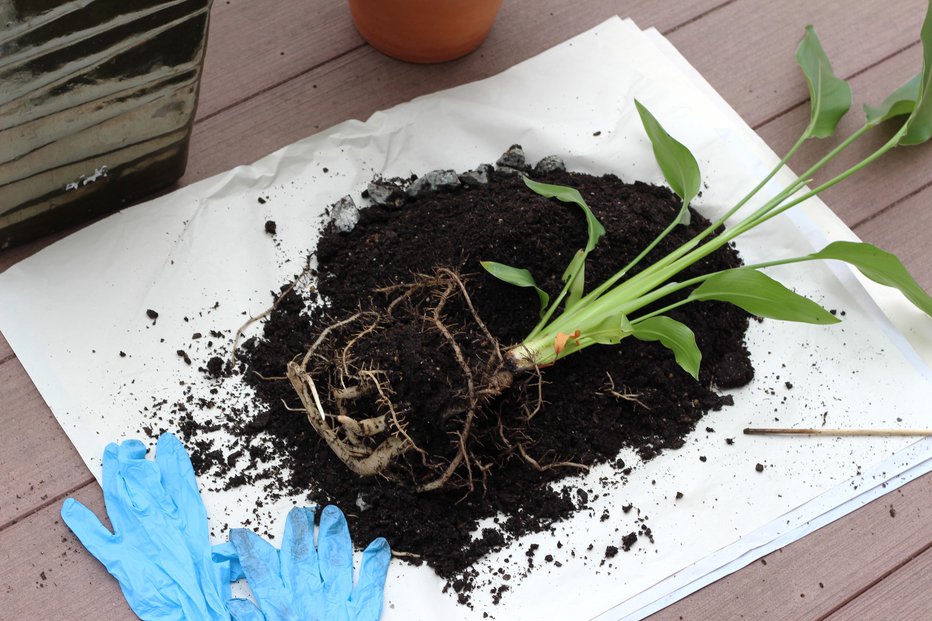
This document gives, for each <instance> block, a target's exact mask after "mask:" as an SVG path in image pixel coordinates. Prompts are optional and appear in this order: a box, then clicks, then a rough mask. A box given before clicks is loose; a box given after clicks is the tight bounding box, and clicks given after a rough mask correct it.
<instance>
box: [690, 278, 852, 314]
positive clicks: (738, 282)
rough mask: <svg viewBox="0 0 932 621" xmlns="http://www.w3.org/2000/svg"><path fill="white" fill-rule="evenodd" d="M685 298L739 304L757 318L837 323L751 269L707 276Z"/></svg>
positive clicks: (802, 299)
mask: <svg viewBox="0 0 932 621" xmlns="http://www.w3.org/2000/svg"><path fill="white" fill-rule="evenodd" d="M687 299H689V300H696V301H705V300H718V301H720V302H729V303H731V304H734V305H735V306H739V307H741V308H743V309H744V310H746V311H747V312H749V313H751V314H752V315H757V316H759V317H769V318H770V319H780V320H782V321H802V322H805V323H818V324H830V323H838V321H839V320H838V318H837V317H835V316H834V315H832V314H831V313H830V312H828V311H827V310H825V309H824V308H822V307H821V306H819V305H818V304H816V303H815V302H813V301H812V300H810V299H808V298H804V297H803V296H801V295H799V294H798V293H794V292H792V291H790V290H789V289H787V288H786V287H784V286H783V285H781V284H780V283H778V282H777V281H776V280H774V279H773V278H770V277H769V276H767V275H765V274H763V273H762V272H759V271H757V270H752V269H741V268H739V269H733V270H728V271H725V272H719V273H718V274H714V275H712V276H710V277H709V278H707V279H706V280H705V281H704V282H703V283H702V284H701V285H699V286H698V287H696V288H695V289H693V291H692V293H690V294H689V297H688V298H687Z"/></svg>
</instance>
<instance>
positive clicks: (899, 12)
mask: <svg viewBox="0 0 932 621" xmlns="http://www.w3.org/2000/svg"><path fill="white" fill-rule="evenodd" d="M880 4H882V9H881V10H879V11H878V10H877V7H878V3H877V2H876V0H856V1H855V0H820V1H819V2H812V1H811V0H781V1H780V2H764V1H762V0H694V1H692V2H656V1H654V0H625V1H622V0H577V1H575V2H563V1H560V0H505V6H504V8H503V11H502V14H501V15H500V18H499V20H498V22H497V24H496V26H495V29H494V31H493V33H492V35H491V37H490V39H489V40H488V41H487V42H486V44H485V45H484V46H483V47H482V48H481V49H480V50H479V51H478V52H476V53H474V54H473V55H471V56H469V57H467V58H465V59H462V60H460V61H456V62H453V63H449V64H445V65H442V66H415V65H408V64H403V63H399V62H395V61H392V60H389V59H387V58H385V57H383V56H381V55H380V54H378V53H377V52H375V51H374V50H372V49H371V48H369V47H368V46H367V45H365V43H364V42H363V41H362V40H361V39H360V37H359V36H358V34H357V33H356V31H355V30H354V28H353V26H352V23H351V21H350V17H349V13H348V9H347V7H346V4H345V2H343V1H342V0H302V1H301V2H296V1H294V0H250V1H248V2H247V1H246V0H215V3H214V6H213V10H212V16H211V19H212V23H211V30H210V41H209V46H208V55H207V61H206V68H205V73H204V81H203V85H202V90H201V102H200V108H199V112H198V118H197V123H196V125H195V129H194V135H193V140H192V144H191V153H190V159H189V164H188V172H187V174H186V175H185V177H184V178H183V179H182V181H181V184H182V185H184V184H188V183H191V182H193V181H195V180H198V179H202V178H204V177H206V176H209V175H212V174H214V173H218V172H221V171H223V170H226V169H228V168H230V167H232V166H235V165H237V164H244V163H249V162H251V161H253V160H256V159H258V158H259V157H261V156H263V155H265V154H267V153H268V152H270V151H272V150H274V149H277V148H279V147H281V146H284V145H286V144H288V143H290V142H293V141H295V140H297V139H299V138H302V137H304V136H306V135H309V134H312V133H314V132H316V131H318V130H320V129H323V128H326V127H328V126H330V125H332V124H334V123H337V122H340V121H343V120H346V119H348V118H366V117H367V116H368V115H370V114H371V113H372V112H375V111H376V110H379V109H382V108H385V107H388V106H391V105H393V104H396V103H399V102H402V101H405V100H408V99H411V98H413V97H415V96H417V95H421V94H425V93H428V92H432V91H435V90H438V89H441V88H445V87H449V86H453V85H456V84H460V83H464V82H468V81H472V80H475V79H479V78H483V77H486V76H489V75H492V74H494V73H497V72H499V71H501V70H503V69H505V68H507V67H509V66H511V65H512V64H514V63H516V62H518V61H521V60H524V59H526V58H528V57H530V56H533V55H535V54H537V53H539V52H541V51H543V50H545V49H547V48H549V47H551V46H552V45H555V44H556V43H559V42H561V41H563V40H565V39H566V38H568V37H570V36H572V35H575V34H577V33H579V32H582V31H583V30H586V29H588V28H589V27H591V26H594V25H595V24H597V23H599V22H601V21H603V20H604V19H606V18H607V17H609V16H611V15H614V14H620V15H622V16H630V17H632V18H634V19H635V21H636V22H637V23H638V24H639V25H640V26H641V27H649V26H655V27H657V28H658V29H659V30H660V31H661V32H663V33H664V34H666V35H667V36H668V38H669V39H670V40H671V41H672V42H673V43H674V44H675V45H676V46H677V48H679V50H680V51H681V52H682V53H683V54H684V55H685V56H686V58H687V59H688V60H689V61H690V62H691V63H692V64H693V65H694V66H695V67H696V68H697V69H698V70H699V71H700V72H701V73H702V74H703V75H704V76H706V78H707V79H708V80H709V81H710V82H711V83H712V85H713V86H714V87H715V88H716V89H717V90H718V91H719V92H720V93H721V94H722V95H723V96H724V97H725V99H726V100H727V101H728V102H729V103H730V104H731V105H732V106H733V107H734V108H736V109H737V111H738V112H739V113H740V114H741V116H742V117H743V118H744V119H745V120H746V121H747V122H748V123H749V124H750V125H751V126H753V127H754V128H755V129H756V130H757V131H758V132H759V133H760V134H761V136H763V138H764V139H765V140H766V141H767V142H768V143H769V144H770V145H771V146H772V147H773V148H774V149H775V150H776V151H777V152H784V151H785V150H786V148H787V147H789V146H790V144H791V143H792V141H793V140H794V139H795V137H796V136H797V135H798V132H799V131H800V129H801V128H802V127H803V126H804V125H805V123H806V121H807V120H808V111H807V108H806V106H805V105H804V100H805V98H806V89H805V86H804V85H803V83H802V81H801V79H800V78H799V77H798V76H797V69H796V66H795V63H794V60H793V53H794V50H795V45H796V42H797V40H798V39H799V37H800V36H801V34H802V30H803V26H804V25H805V24H806V23H810V22H811V23H814V24H816V25H817V27H818V30H819V34H820V37H821V39H822V41H823V44H824V46H825V48H826V50H827V51H828V52H829V54H830V56H831V57H832V58H833V60H834V62H835V68H836V71H837V73H838V74H839V75H841V76H843V77H845V78H848V79H850V80H851V82H852V84H853V86H854V89H855V97H856V105H858V106H859V105H860V104H861V103H864V102H865V101H876V100H878V99H879V98H880V97H882V96H883V95H885V94H886V93H887V92H889V91H890V90H891V89H892V88H893V87H895V86H897V85H898V84H899V83H901V82H903V81H904V80H905V79H906V78H908V77H910V75H911V74H912V72H914V71H915V68H916V67H918V66H919V63H920V62H921V61H920V57H921V48H920V46H919V41H918V29H919V24H920V22H921V19H922V16H923V13H924V9H925V2H924V0H892V1H889V2H884V3H880ZM606 79H611V76H606ZM852 124H853V122H852ZM862 151H866V147H865V149H863V150H862ZM812 157H813V153H812V152H807V153H804V154H803V159H804V160H805V159H811V158H812ZM853 157H854V156H853V155H852V156H851V159H853ZM798 167H801V166H798ZM930 185H932V148H930V147H928V146H927V147H925V148H921V149H912V150H910V151H909V152H906V151H905V150H904V151H903V152H901V153H895V154H894V155H893V156H892V157H890V158H888V159H886V160H884V161H882V162H881V163H879V164H877V165H875V166H874V167H873V168H871V169H868V170H867V171H865V172H864V174H863V175H861V176H860V177H859V178H858V179H856V180H853V181H852V182H851V183H849V184H847V185H843V186H841V187H838V188H835V189H832V190H831V191H829V192H828V193H827V194H826V196H825V200H826V202H827V203H828V204H829V205H830V206H831V207H832V208H833V209H834V210H835V211H836V212H837V213H839V214H840V215H841V217H842V218H843V219H844V220H845V222H846V223H847V224H848V225H849V226H850V227H852V228H853V229H854V231H855V232H856V233H857V234H859V235H860V236H861V237H862V238H864V239H865V240H867V241H871V242H873V243H876V244H878V245H881V246H884V247H886V248H888V249H890V250H892V251H894V252H896V253H898V254H899V255H900V256H901V257H902V258H903V259H904V261H905V262H906V263H907V265H908V266H909V267H910V269H911V270H912V271H913V273H914V274H916V275H917V277H918V279H919V281H920V283H921V284H922V285H923V286H924V287H925V288H926V289H927V290H932V261H930V260H929V257H930V253H929V245H930V242H932V234H930V232H929V231H930V230H932V205H930V203H932V187H930ZM51 241H53V240H52V239H45V240H40V241H38V242H36V243H33V244H30V245H27V246H25V247H20V248H14V249H12V250H8V251H5V252H3V253H0V270H3V269H5V268H6V267H8V266H10V265H12V264H13V263H15V262H16V261H18V260H20V259H22V258H24V257H26V256H28V255H29V254H31V253H33V252H35V251H36V250H38V249H39V248H41V247H43V246H45V245H47V244H48V243H50V242H51ZM922 407H928V406H927V405H924V406H922ZM0 482H2V484H0V619H3V620H5V619H10V620H14V619H15V620H17V621H22V620H46V619H69V620H73V619H111V620H116V619H132V618H135V617H134V616H133V615H132V613H131V612H130V611H129V609H128V608H127V606H126V604H125V603H124V602H123V599H122V596H121V594H120V592H119V589H118V587H117V585H116V582H115V581H113V580H112V579H111V578H110V577H109V576H108V575H107V574H106V572H105V571H104V570H103V568H102V567H101V566H100V565H99V564H98V563H97V562H96V561H95V560H94V559H92V558H91V557H90V556H89V555H88V554H87V553H86V552H84V550H83V549H82V548H81V547H80V545H79V544H78V543H77V541H76V540H75V539H74V538H73V537H72V535H71V534H70V532H68V530H67V529H66V528H65V527H64V526H63V525H62V524H61V523H60V521H59V517H58V511H59V507H60V506H61V502H62V499H63V498H64V497H66V496H75V497H77V498H78V499H80V500H82V501H83V502H85V503H86V504H87V505H88V506H90V507H91V508H92V509H94V510H96V511H98V512H102V509H103V501H102V496H101V492H100V488H99V487H98V485H97V484H96V483H95V482H94V480H93V477H92V476H91V474H90V472H89V471H88V470H87V468H85V466H84V464H83V463H82V462H81V460H80V458H79V457H78V454H77V453H76V452H75V450H74V448H73V447H72V445H71V443H70V442H69V441H68V439H67V437H66V436H65V434H64V433H63V432H62V430H61V429H60V427H59V425H58V423H57V422H56V421H55V419H54V418H53V416H52V414H51V412H50V411H49V409H48V407H47V406H46V405H45V403H44V402H43V401H42V399H41V397H40V396H39V394H38V393H37V391H36V389H35V388H34V386H33V384H32V382H31V381H30V379H29V377H28V376H27V375H26V373H25V371H24V369H23V367H22V366H21V364H20V362H19V360H17V358H16V356H15V354H14V353H13V352H12V351H11V349H10V347H9V345H8V344H7V342H6V341H5V340H4V339H3V338H2V336H0ZM930 548H932V476H925V477H923V478H921V479H918V480H916V481H914V482H912V483H910V484H908V485H906V486H905V487H903V488H901V489H899V490H897V491H895V492H893V493H891V494H888V495H887V496H884V497H883V498H881V499H879V500H877V501H875V502H874V503H872V504H870V505H868V506H866V507H864V508H862V509H860V510H858V511H857V512H855V513H853V514H851V515H850V516H848V517H846V518H844V519H841V520H839V521H837V522H835V523H833V524H831V525H829V526H827V527H825V528H823V529H821V530H819V531H817V532H816V533H814V534H812V535H810V536H808V537H806V538H804V539H802V540H800V541H798V542H797V543H794V544H792V545H790V546H787V547H786V548H784V549H782V550H779V551H777V552H774V553H772V554H770V555H769V556H767V557H766V558H764V559H762V560H760V561H758V562H755V563H753V564H752V565H751V566H749V567H747V568H745V569H743V570H741V571H739V572H737V573H736V574H733V575H731V576H729V577H727V578H725V579H723V580H720V581H719V582H717V583H715V584H713V585H711V586H709V587H707V588H705V589H703V590H702V591H699V592H698V593H696V594H694V595H692V596H691V597H689V598H686V599H685V600H682V601H681V602H679V603H677V604H674V605H673V606H671V607H670V608H668V609H666V610H664V611H662V612H660V613H658V614H657V615H655V616H654V617H652V619H655V620H658V621H659V620H663V621H666V620H678V619H686V620H702V619H719V620H722V619H754V620H776V619H788V620H801V619H802V620H808V619H813V620H814V619H831V620H832V621H840V620H842V619H916V620H927V619H932V596H930V595H929V593H932V571H930V569H932V549H930Z"/></svg>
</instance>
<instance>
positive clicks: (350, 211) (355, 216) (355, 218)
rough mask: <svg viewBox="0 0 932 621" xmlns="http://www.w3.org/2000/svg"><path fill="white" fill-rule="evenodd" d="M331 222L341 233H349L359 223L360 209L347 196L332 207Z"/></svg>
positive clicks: (350, 197)
mask: <svg viewBox="0 0 932 621" xmlns="http://www.w3.org/2000/svg"><path fill="white" fill-rule="evenodd" d="M330 221H331V222H333V226H334V227H335V228H336V230H337V231H339V232H340V233H349V232H350V231H352V230H353V227H355V226H356V223H357V222H359V207H357V206H356V203H355V202H354V201H353V197H352V196H350V195H349V194H347V195H346V196H344V197H343V198H341V199H340V200H338V201H337V202H336V203H334V204H333V205H332V206H331V209H330Z"/></svg>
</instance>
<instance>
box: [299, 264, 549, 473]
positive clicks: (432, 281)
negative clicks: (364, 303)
mask: <svg viewBox="0 0 932 621" xmlns="http://www.w3.org/2000/svg"><path fill="white" fill-rule="evenodd" d="M377 293H378V294H379V295H380V296H382V297H383V298H384V300H385V304H383V305H382V306H380V307H379V308H375V307H372V308H367V309H364V310H360V311H359V312H357V313H355V314H354V315H352V316H350V317H346V318H344V319H341V320H339V321H335V322H333V323H331V324H330V325H328V326H326V327H324V328H323V329H322V330H320V332H319V333H318V334H317V336H316V339H315V340H314V341H313V343H312V344H311V346H310V347H309V348H308V350H307V352H306V353H304V355H303V356H302V357H300V358H296V359H295V360H292V361H291V362H290V363H289V364H288V372H287V375H288V379H289V380H290V381H291V384H292V385H293V386H294V389H295V390H296V391H297V394H298V396H299V397H300V399H301V403H302V406H303V408H304V409H305V410H306V411H307V417H308V421H309V422H310V424H311V426H312V427H313V428H314V430H315V431H316V432H317V433H318V434H319V435H320V437H321V438H322V439H323V440H324V441H325V442H326V443H327V445H328V446H329V447H330V448H331V449H332V450H333V452H334V453H335V454H336V456H337V457H339V458H340V460H342V461H343V463H344V464H346V466H347V467H348V468H349V469H350V470H352V471H353V472H355V473H357V474H359V475H363V476H373V475H379V476H384V477H387V478H390V479H393V480H396V481H399V482H413V484H414V485H415V487H416V489H417V490H418V491H430V490H436V489H440V488H446V487H466V488H468V489H469V490H470V491H471V490H472V489H473V488H474V486H475V484H476V482H477V480H478V481H482V480H484V479H485V477H486V476H487V474H488V472H489V470H490V469H491V468H492V466H493V458H490V457H488V455H496V454H501V450H500V449H501V448H503V447H504V444H503V443H502V440H504V443H505V444H508V445H510V446H511V449H510V450H513V451H515V452H520V453H521V454H525V452H524V450H523V448H520V449H517V448H515V446H513V445H511V443H510V442H509V441H508V440H507V438H506V434H505V433H503V432H502V429H503V423H502V421H501V420H500V418H499V417H500V414H493V413H492V410H491V409H490V408H489V407H488V405H489V404H490V402H492V401H493V400H494V399H495V398H496V397H498V396H499V395H501V394H502V393H503V392H504V391H505V390H506V389H508V388H509V387H511V385H512V383H513V380H514V370H513V369H512V368H509V364H508V362H507V359H506V356H504V355H503V352H502V349H501V347H500V345H499V342H498V341H497V340H496V339H495V337H494V336H493V335H492V334H491V333H490V332H489V330H488V329H487V328H486V326H485V324H484V323H483V322H482V320H481V318H480V317H479V315H478V314H477V313H476V310H475V308H474V307H473V305H472V302H471V300H470V299H469V294H468V293H467V289H466V287H465V285H464V283H463V280H462V278H461V277H460V276H459V275H458V274H456V273H455V272H453V271H451V270H448V269H438V270H437V271H436V273H435V274H433V275H429V276H419V277H417V278H416V279H415V280H414V281H413V282H410V283H406V284H399V285H393V286H391V287H386V288H384V289H380V290H379V291H378V292H377ZM412 375H413V376H412ZM412 387H413V388H412ZM537 409H539V404H537V405H536V407H533V408H528V410H527V411H528V413H529V414H530V413H532V412H536V410H537ZM493 418H494V420H493ZM525 418H527V419H529V418H530V416H527V417H525ZM499 435H500V436H501V439H496V438H497V436H499ZM489 444H497V446H496V447H493V448H494V449H495V450H493V451H489V450H486V449H488V448H490V447H489V446H488V445H489ZM505 448H507V447H505ZM531 461H533V460H530V461H529V463H531Z"/></svg>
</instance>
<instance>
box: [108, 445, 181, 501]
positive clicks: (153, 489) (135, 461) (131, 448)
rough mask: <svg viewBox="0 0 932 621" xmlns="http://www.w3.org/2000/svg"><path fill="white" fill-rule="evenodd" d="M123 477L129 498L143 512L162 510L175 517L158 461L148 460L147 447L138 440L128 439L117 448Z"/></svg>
mask: <svg viewBox="0 0 932 621" xmlns="http://www.w3.org/2000/svg"><path fill="white" fill-rule="evenodd" d="M117 459H118V461H119V464H120V466H119V467H120V476H121V477H122V478H123V480H124V481H125V482H126V493H127V498H128V499H129V501H130V502H132V504H133V507H134V508H135V509H136V510H137V511H140V512H144V513H148V512H149V511H160V512H162V513H164V514H166V516H174V515H175V513H176V511H175V503H174V502H173V501H172V500H171V498H169V496H168V493H167V492H166V491H165V488H164V487H163V486H162V475H161V473H160V471H159V466H158V464H157V463H156V462H154V461H150V460H147V459H146V447H145V445H144V444H143V443H142V442H140V441H139V440H126V441H124V442H123V443H121V444H120V446H119V448H118V449H117Z"/></svg>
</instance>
